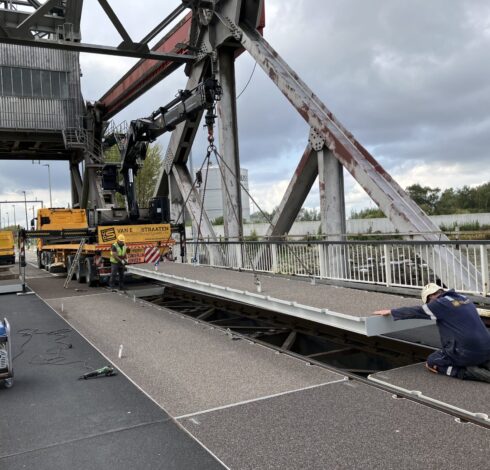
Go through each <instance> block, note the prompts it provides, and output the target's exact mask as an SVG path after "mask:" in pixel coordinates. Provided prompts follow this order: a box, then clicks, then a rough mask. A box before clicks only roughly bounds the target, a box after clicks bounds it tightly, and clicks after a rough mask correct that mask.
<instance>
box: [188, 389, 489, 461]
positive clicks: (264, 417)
mask: <svg viewBox="0 0 490 470" xmlns="http://www.w3.org/2000/svg"><path fill="white" fill-rule="evenodd" d="M181 422H182V424H183V425H184V426H185V427H186V428H187V429H188V430H189V431H190V432H192V434H194V435H195V436H197V438H198V439H200V440H201V441H202V442H203V443H204V444H205V445H206V446H208V447H209V448H211V449H213V452H214V453H215V455H217V456H218V458H220V459H221V460H223V461H224V462H226V464H227V465H228V466H229V467H230V468H231V469H237V470H238V469H240V470H248V469H250V470H251V469H263V468H267V469H269V470H272V469H278V470H279V469H280V470H289V469H291V470H296V469H308V470H324V469H336V470H340V469H349V470H352V469H359V470H365V469H411V470H414V469H421V470H422V469H423V470H432V469H434V470H436V469H437V470H439V469H445V470H461V469H484V468H488V462H489V461H490V446H489V442H490V440H489V439H490V431H488V430H486V429H483V428H481V427H478V426H474V425H471V424H462V423H458V422H456V421H455V420H454V418H453V417H451V416H449V415H446V414H444V413H440V412H437V411H435V410H433V409H430V408H427V407H425V406H422V405H418V404H416V403H414V402H410V401H408V400H403V399H395V398H393V397H392V395H391V394H389V393H386V392H383V391H381V390H378V389H375V388H373V387H369V386H367V385H363V384H360V383H353V382H344V383H337V384H330V385H325V386H322V387H318V388H314V389H310V390H305V391H302V392H298V393H294V394H289V395H282V396H279V397H274V398H270V399H268V400H262V401H256V402H253V403H247V404H243V405H240V406H236V407H232V408H227V409H222V410H217V411H214V412H211V413H204V414H199V415H195V416H192V417H188V418H185V419H182V420H181Z"/></svg>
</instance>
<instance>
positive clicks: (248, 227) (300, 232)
mask: <svg viewBox="0 0 490 470" xmlns="http://www.w3.org/2000/svg"><path fill="white" fill-rule="evenodd" d="M430 219H431V220H432V221H433V222H434V223H435V224H436V225H438V226H441V225H445V226H446V227H451V226H452V225H453V224H455V223H457V224H458V225H459V226H461V225H463V224H469V223H476V222H478V223H479V224H480V225H490V213H484V214H451V215H433V216H430ZM268 226H269V225H268V224H266V223H264V224H244V226H243V234H244V235H245V236H247V235H250V234H251V233H252V232H253V231H255V233H256V234H257V235H258V236H263V235H265V233H266V232H267V228H268ZM319 227H320V222H319V221H315V222H295V223H294V224H293V226H292V228H291V230H290V231H289V235H290V236H306V235H308V234H310V235H317V234H318V230H319ZM214 230H215V231H216V234H217V235H218V236H220V235H221V236H223V235H224V232H223V226H222V225H219V226H215V227H214ZM369 232H381V233H394V232H395V228H394V226H393V224H392V223H391V222H390V221H389V220H388V219H386V218H379V219H350V220H348V221H347V233H349V234H356V233H369ZM186 234H187V235H186V236H187V237H188V238H189V239H190V238H191V236H192V235H191V229H190V227H187V228H186Z"/></svg>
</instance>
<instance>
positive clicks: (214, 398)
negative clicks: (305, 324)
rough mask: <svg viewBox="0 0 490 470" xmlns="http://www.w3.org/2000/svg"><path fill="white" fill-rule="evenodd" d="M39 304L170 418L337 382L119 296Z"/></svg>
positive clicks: (248, 343)
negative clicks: (63, 321) (78, 334)
mask: <svg viewBox="0 0 490 470" xmlns="http://www.w3.org/2000/svg"><path fill="white" fill-rule="evenodd" d="M47 302H48V303H49V305H51V306H52V307H53V308H54V309H55V310H56V311H58V312H60V314H62V315H63V316H64V318H65V319H66V320H67V321H68V322H69V323H70V324H71V325H72V326H73V327H74V328H76V329H77V330H78V331H80V332H81V333H82V334H83V335H84V336H85V337H86V338H88V339H89V340H90V341H91V342H92V343H93V344H96V345H97V347H98V348H99V349H100V350H101V351H102V352H103V353H104V354H105V355H106V356H108V357H109V358H110V359H111V361H113V363H114V364H116V365H117V366H118V367H119V368H121V369H123V370H124V372H125V373H126V374H127V375H128V376H130V377H131V378H132V379H133V380H134V381H135V382H136V383H137V384H138V385H139V386H140V387H142V388H143V389H144V390H145V391H146V392H147V393H148V394H149V395H150V396H151V397H152V398H153V399H154V400H155V401H156V402H157V403H159V404H160V405H161V406H162V407H163V408H164V409H165V410H167V411H168V412H169V413H170V414H171V415H172V416H181V415H185V414H188V413H194V412H198V411H202V410H206V409H210V408H215V407H219V406H224V405H229V404H234V403H237V402H241V401H245V400H250V399H256V398H260V397H263V396H269V395H273V394H277V393H284V392H288V391H291V390H297V389H301V388H304V387H309V386H314V385H318V384H323V383H328V382H331V381H338V380H343V376H342V375H339V374H337V373H334V372H330V371H328V370H326V369H324V368H321V367H317V366H310V365H308V363H307V362H305V361H303V360H299V359H296V358H293V357H291V356H288V355H284V354H278V353H276V351H274V350H271V349H270V348H267V347H264V346H261V345H257V344H255V343H253V342H251V341H249V340H246V339H243V340H242V339H236V336H232V335H231V334H228V333H226V332H224V331H222V330H220V329H216V328H214V327H212V326H209V325H206V324H203V323H200V322H197V321H195V320H194V319H191V318H188V317H185V316H182V315H180V314H176V313H172V312H170V311H168V310H166V309H164V308H160V307H157V306H155V305H152V304H149V303H147V302H144V301H141V300H138V299H134V300H133V298H130V297H128V296H125V295H121V294H116V293H106V294H101V295H92V296H86V297H83V298H80V297H72V298H64V299H53V298H50V299H48V300H47ZM62 304H63V312H61V305H62ZM120 345H123V357H122V358H121V359H119V358H118V351H119V346H120Z"/></svg>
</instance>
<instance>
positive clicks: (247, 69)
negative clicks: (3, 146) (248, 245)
mask: <svg viewBox="0 0 490 470" xmlns="http://www.w3.org/2000/svg"><path fill="white" fill-rule="evenodd" d="M162 3H163V4H164V5H163V6H162ZM111 4H112V5H113V8H114V9H115V10H116V12H117V13H118V15H119V17H120V19H121V21H122V22H123V24H124V25H125V26H126V28H127V30H128V31H129V33H130V35H131V36H132V37H133V39H135V40H137V39H140V38H142V37H143V36H144V35H145V34H146V33H147V32H148V31H149V30H150V29H151V28H152V27H153V26H154V25H156V24H157V23H158V22H159V21H160V20H161V19H162V18H163V17H164V16H165V15H166V14H167V13H169V12H170V11H171V10H173V9H174V8H175V7H176V6H177V5H178V4H179V1H178V0H168V1H166V2H161V1H159V0H143V1H141V2H138V5H140V4H141V5H142V4H144V5H145V9H143V8H138V7H136V6H135V5H136V2H134V1H129V0H118V1H117V2H116V1H115V0H112V2H111ZM149 13H150V14H149ZM266 13H267V26H266V30H265V37H266V39H267V40H268V41H269V42H270V43H271V44H272V46H273V47H274V48H275V49H276V50H277V51H278V52H279V54H280V55H281V56H282V57H283V58H284V59H285V60H286V61H287V62H288V63H289V65H290V66H291V67H292V68H293V69H294V70H295V71H296V72H297V73H298V74H299V75H300V76H301V77H302V79H303V80H304V81H305V82H306V83H307V84H308V85H309V86H310V87H311V88H312V89H313V90H314V91H315V93H316V94H317V95H318V96H319V97H320V98H321V99H322V100H323V102H324V103H325V104H326V105H327V106H328V107H329V108H330V109H331V110H332V111H333V112H334V114H335V115H336V116H337V118H338V119H339V120H340V121H341V122H342V123H343V124H344V125H345V126H346V127H347V128H348V129H349V130H350V131H351V132H353V134H354V135H355V136H356V138H357V139H358V140H359V141H360V142H361V143H362V144H363V145H364V146H365V147H366V148H368V149H369V151H370V152H371V153H372V154H373V155H374V156H375V157H376V158H377V159H378V160H379V161H380V163H381V164H382V165H383V166H384V167H385V168H386V169H387V170H388V171H389V172H390V173H391V174H392V175H393V177H394V178H395V179H396V180H397V181H398V182H399V183H400V184H401V186H402V187H406V186H409V185H410V184H413V183H420V184H423V185H429V186H431V187H435V186H437V187H439V188H441V189H444V188H448V187H461V186H463V185H479V184H482V183H484V182H487V181H489V180H490V165H489V160H490V158H489V157H490V80H489V77H490V60H489V59H490V58H489V55H490V52H489V51H490V3H489V2H488V1H485V0H468V1H464V0H449V1H448V0H431V1H430V2H427V1H426V0H410V1H407V0H389V1H388V0H370V1H365V0H266ZM82 35H83V40H84V42H89V43H99V44H107V45H117V44H118V43H119V42H120V38H119V36H118V34H117V32H116V31H115V30H114V28H113V27H112V25H111V24H110V23H109V21H108V20H107V19H106V18H105V16H104V13H103V12H102V10H101V8H100V6H99V5H98V2H97V1H96V0H86V1H85V6H84V13H83V22H82ZM134 62H135V61H134V60H132V59H122V58H115V57H106V56H100V55H88V54H82V55H81V65H82V71H83V78H82V90H83V94H84V98H85V99H86V100H91V101H93V100H96V99H98V98H100V97H101V96H102V95H103V94H104V92H105V91H106V90H107V89H108V88H109V87H110V86H111V85H112V84H113V83H114V82H115V81H116V80H117V79H118V78H120V76H121V75H122V74H123V73H124V72H125V71H126V70H127V69H128V68H129V67H131V65H132V64H133V63H134ZM236 65H237V92H238V93H240V91H242V89H243V87H244V86H245V84H246V83H247V81H248V80H249V78H250V75H251V73H252V71H253V69H254V62H253V61H252V60H251V58H250V57H249V56H247V54H242V56H241V57H240V58H239V59H238V60H237V64H236ZM185 82H186V78H185V76H184V74H183V71H182V70H179V71H177V72H176V73H174V74H173V75H172V76H171V77H170V78H169V79H167V80H166V81H165V82H161V83H160V84H159V85H157V86H156V87H154V88H153V89H152V90H151V91H150V92H148V93H147V94H146V95H145V96H143V97H141V98H140V99H139V100H137V101H136V102H135V103H133V104H132V105H131V106H129V107H128V108H127V109H126V110H124V111H123V112H121V113H120V114H119V115H117V116H116V117H115V121H116V122H120V121H123V120H127V121H129V120H131V119H134V118H136V117H143V116H146V115H148V114H149V113H150V112H151V111H153V110H154V109H156V108H157V107H158V106H160V105H163V104H165V103H166V102H168V101H169V100H170V99H172V98H173V96H174V94H175V93H176V91H177V90H178V89H179V88H182V87H184V86H185ZM238 112H239V115H238V119H239V132H240V158H241V163H242V166H243V167H245V168H247V169H248V171H249V180H250V188H251V192H252V194H253V196H254V197H255V198H256V199H257V200H258V202H259V204H260V205H261V206H262V207H263V208H265V209H267V210H270V209H272V208H273V207H274V206H276V205H277V204H278V203H279V202H280V199H281V197H282V194H283V192H284V190H285V188H286V186H287V184H288V182H289V179H290V177H291V175H292V172H293V170H294V169H295V167H296V165H297V163H298V160H299V158H300V156H301V155H302V152H303V150H304V147H305V145H306V142H307V137H308V127H307V125H306V124H305V122H304V121H303V120H302V119H301V117H300V116H299V115H298V114H297V113H296V111H295V110H294V109H293V108H292V107H291V106H290V104H289V103H288V102H287V101H286V99H285V98H284V97H283V96H282V94H281V93H280V92H279V91H278V90H277V89H276V88H275V86H274V85H273V84H272V82H271V81H270V80H269V79H268V77H267V76H266V75H265V74H264V73H263V72H262V70H261V69H260V67H257V68H256V69H255V72H254V74H253V77H252V79H251V81H250V84H249V85H248V87H247V89H246V90H245V92H244V93H243V95H242V96H241V97H240V98H239V100H238ZM167 142H168V136H164V137H162V138H161V143H162V145H163V146H164V147H165V146H166V143H167ZM204 154H205V142H204V140H203V139H202V138H199V139H198V140H197V142H196V144H195V146H194V148H193V160H194V166H199V165H200V164H201V163H202V160H203V157H204ZM51 171H52V183H53V204H54V205H57V206H65V205H66V204H67V203H68V202H69V198H70V195H69V191H68V189H69V184H68V178H67V176H68V173H67V165H66V164H64V163H59V164H56V163H52V164H51ZM0 184H1V186H0V192H1V193H2V194H1V195H0V198H2V199H9V200H12V199H15V198H19V197H20V196H22V197H23V195H22V193H21V191H22V190H27V191H28V197H31V198H35V197H38V198H39V199H41V198H42V199H44V200H45V201H47V200H49V195H48V191H47V168H46V167H39V166H38V165H33V164H32V163H31V162H25V163H16V164H14V163H12V162H0ZM346 204H347V214H350V212H351V210H352V209H360V208H364V207H371V206H372V205H373V204H372V203H371V202H370V201H369V199H368V198H367V196H366V195H365V194H364V192H363V190H362V189H361V188H360V187H359V186H358V185H357V184H356V183H355V182H354V181H353V180H352V178H351V177H350V176H349V175H346ZM306 205H307V206H308V207H317V206H318V205H319V202H318V192H317V190H316V189H315V190H314V191H312V194H311V195H310V197H309V198H308V200H307V204H306ZM20 211H21V208H20V207H19V209H18V212H20ZM22 215H23V212H22ZM3 217H5V215H4V214H3ZM18 222H19V221H18Z"/></svg>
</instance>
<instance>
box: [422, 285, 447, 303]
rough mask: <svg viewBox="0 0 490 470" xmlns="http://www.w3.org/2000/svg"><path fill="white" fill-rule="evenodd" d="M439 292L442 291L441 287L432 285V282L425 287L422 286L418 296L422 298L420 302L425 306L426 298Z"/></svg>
mask: <svg viewBox="0 0 490 470" xmlns="http://www.w3.org/2000/svg"><path fill="white" fill-rule="evenodd" d="M440 290H444V289H443V288H442V287H441V286H438V285H437V284H434V283H433V282H431V283H430V284H427V285H426V286H424V287H423V288H422V292H421V294H420V296H421V297H422V302H424V304H426V303H427V297H429V295H432V294H435V293H436V292H439V291H440Z"/></svg>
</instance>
